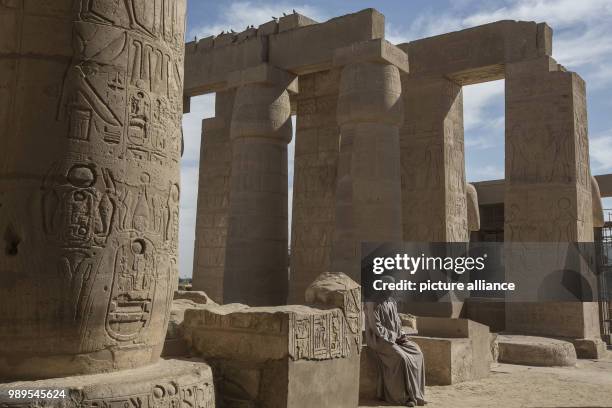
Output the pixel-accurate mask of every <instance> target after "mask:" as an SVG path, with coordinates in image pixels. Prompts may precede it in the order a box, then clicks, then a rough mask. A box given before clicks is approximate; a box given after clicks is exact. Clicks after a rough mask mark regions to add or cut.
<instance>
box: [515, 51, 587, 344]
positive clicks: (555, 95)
mask: <svg viewBox="0 0 612 408" xmlns="http://www.w3.org/2000/svg"><path fill="white" fill-rule="evenodd" d="M589 168H590V166H589V151H588V135H587V118H586V90H585V84H584V81H583V80H582V79H581V78H580V77H579V76H578V75H577V74H575V73H573V72H566V71H565V70H564V69H563V68H562V67H560V66H559V65H558V64H557V63H556V62H555V61H554V60H553V59H552V58H550V57H541V58H538V59H535V60H532V61H526V62H521V63H514V64H508V65H507V66H506V184H505V199H504V206H505V223H504V235H505V241H508V242H558V243H561V244H562V243H575V242H593V205H592V196H591V194H592V192H591V188H592V186H591V176H590V170H589ZM523 258H524V257H523V256H514V257H510V256H508V257H506V259H505V265H506V278H507V279H508V280H509V281H512V280H513V279H514V278H513V277H514V276H515V274H516V275H518V276H520V274H521V273H525V272H526V271H533V274H538V273H542V272H541V268H538V265H537V263H538V262H539V261H540V259H541V258H542V257H541V256H537V257H531V260H529V261H526V260H525V259H528V258H525V259H523ZM585 270H586V271H588V269H585ZM584 278H586V279H589V280H590V279H594V276H592V274H588V275H585V276H584ZM559 284H561V283H560V282H559ZM597 315H598V312H597V303H595V302H590V303H587V302H584V303H581V302H566V303H518V302H512V301H510V302H509V303H508V304H507V305H506V330H508V331H513V332H521V333H528V334H541V335H551V336H563V337H573V338H594V337H599V324H598V322H597Z"/></svg>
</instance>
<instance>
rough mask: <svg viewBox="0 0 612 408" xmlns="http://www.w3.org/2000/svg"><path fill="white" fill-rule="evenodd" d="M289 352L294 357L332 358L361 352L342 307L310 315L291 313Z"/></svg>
mask: <svg viewBox="0 0 612 408" xmlns="http://www.w3.org/2000/svg"><path fill="white" fill-rule="evenodd" d="M289 327H290V329H291V330H290V333H289V355H290V356H291V358H292V359H293V360H329V359H332V358H341V357H348V356H350V355H351V354H352V353H359V349H358V348H356V347H355V345H354V344H352V343H353V340H352V338H353V335H352V333H353V332H352V329H351V328H350V325H349V322H348V321H347V320H346V319H345V318H344V316H343V313H342V311H341V310H339V309H332V310H329V311H328V312H326V313H317V314H309V315H300V314H291V316H290V321H289Z"/></svg>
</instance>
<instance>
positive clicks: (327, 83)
mask: <svg viewBox="0 0 612 408" xmlns="http://www.w3.org/2000/svg"><path fill="white" fill-rule="evenodd" d="M299 81H300V93H299V94H298V95H297V129H296V136H295V139H296V140H295V164H294V178H293V215H292V226H291V275H290V277H291V278H290V281H289V301H288V302H289V303H301V302H302V301H303V296H304V291H305V290H306V288H307V287H308V285H309V284H310V283H311V282H312V281H313V280H314V279H315V278H316V277H317V276H318V275H319V274H321V273H323V271H326V270H328V269H329V267H330V256H331V245H332V239H333V235H334V209H335V198H336V172H337V166H338V143H339V139H340V130H339V128H338V123H337V121H336V107H337V105H338V86H339V82H340V70H331V71H324V72H318V73H314V74H309V75H303V76H301V77H300V80H299Z"/></svg>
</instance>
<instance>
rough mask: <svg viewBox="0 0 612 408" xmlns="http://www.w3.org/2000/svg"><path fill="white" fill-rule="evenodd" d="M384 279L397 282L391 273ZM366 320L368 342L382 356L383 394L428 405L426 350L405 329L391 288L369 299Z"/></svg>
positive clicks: (405, 402)
mask: <svg viewBox="0 0 612 408" xmlns="http://www.w3.org/2000/svg"><path fill="white" fill-rule="evenodd" d="M382 280H383V282H388V283H390V282H395V280H394V279H393V278H392V277H390V276H383V277H382ZM365 324H366V327H365V330H366V343H367V345H368V348H369V349H371V350H372V351H374V352H375V353H376V355H377V356H378V360H379V366H380V368H381V372H380V373H381V375H382V384H379V392H378V394H379V397H381V398H382V399H384V400H385V401H387V402H390V403H394V404H400V405H405V406H408V407H414V406H415V405H419V406H420V405H425V404H426V402H425V362H424V361H423V353H422V352H421V349H420V348H419V346H418V345H417V344H416V343H414V342H412V341H410V340H409V339H408V336H406V335H405V334H403V333H402V322H401V319H400V316H399V313H398V312H397V302H396V301H395V299H394V298H393V296H392V293H391V292H390V291H384V292H383V291H381V292H380V296H379V297H378V298H377V299H376V301H374V302H366V304H365ZM381 388H382V389H381Z"/></svg>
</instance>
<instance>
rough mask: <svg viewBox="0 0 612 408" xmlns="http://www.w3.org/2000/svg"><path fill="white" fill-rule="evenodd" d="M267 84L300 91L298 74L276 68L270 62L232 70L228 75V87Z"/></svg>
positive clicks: (294, 91)
mask: <svg viewBox="0 0 612 408" xmlns="http://www.w3.org/2000/svg"><path fill="white" fill-rule="evenodd" d="M251 84H265V85H277V86H282V87H286V88H287V90H288V91H289V92H293V93H297V92H298V79H297V76H295V75H293V74H291V73H289V72H287V71H284V70H282V69H279V68H276V67H274V66H272V65H270V64H260V65H257V66H255V67H250V68H246V69H243V70H239V71H233V72H230V73H229V74H228V75H227V87H228V88H238V87H241V86H244V85H251Z"/></svg>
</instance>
